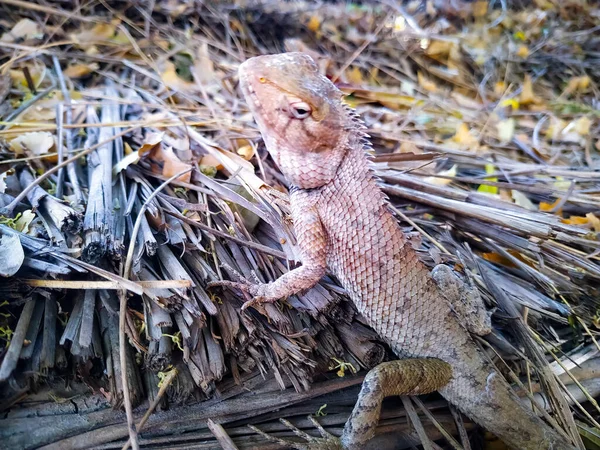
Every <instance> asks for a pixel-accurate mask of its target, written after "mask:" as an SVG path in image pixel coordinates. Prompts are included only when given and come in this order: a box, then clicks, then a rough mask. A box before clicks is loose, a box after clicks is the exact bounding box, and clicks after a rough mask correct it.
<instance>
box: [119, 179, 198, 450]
mask: <svg viewBox="0 0 600 450" xmlns="http://www.w3.org/2000/svg"><path fill="white" fill-rule="evenodd" d="M192 170H193V168H192V167H190V168H189V169H186V170H183V171H181V172H180V173H178V174H176V175H173V176H172V177H171V178H169V179H168V180H167V181H165V182H164V183H163V184H161V185H160V186H159V187H158V188H156V190H155V191H154V192H153V193H152V194H151V195H150V196H149V197H148V199H147V200H146V201H145V202H144V204H143V205H142V207H141V208H140V212H139V213H138V216H137V219H136V220H135V225H134V226H133V231H132V232H131V236H130V241H129V248H128V249H127V258H126V259H125V268H124V270H123V278H125V279H128V278H129V272H130V271H131V266H132V264H133V252H134V250H135V242H136V240H137V239H136V238H137V234H138V231H139V230H140V226H141V225H142V218H143V217H144V213H145V212H146V209H147V208H148V205H149V204H150V202H151V201H152V200H153V199H154V198H155V197H156V196H157V195H158V193H159V192H160V191H162V190H163V189H164V188H165V187H167V186H168V185H169V183H170V182H171V181H173V180H175V179H177V178H179V177H180V176H182V175H185V174H186V173H188V172H190V171H192ZM126 312H127V291H126V290H122V291H121V294H120V296H119V359H120V361H121V384H122V385H123V403H124V405H125V414H127V426H128V429H129V440H130V441H131V448H133V450H138V449H139V444H138V440H137V430H136V427H135V423H134V422H133V407H132V406H131V397H130V396H129V380H128V379H127V373H126V372H127V358H126V356H125V355H126V354H125V315H126Z"/></svg>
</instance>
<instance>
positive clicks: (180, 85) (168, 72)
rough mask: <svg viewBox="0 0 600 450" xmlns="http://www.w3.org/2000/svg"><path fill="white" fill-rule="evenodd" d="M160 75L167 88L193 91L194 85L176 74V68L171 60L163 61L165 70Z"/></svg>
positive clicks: (194, 89)
mask: <svg viewBox="0 0 600 450" xmlns="http://www.w3.org/2000/svg"><path fill="white" fill-rule="evenodd" d="M160 77H161V79H162V81H163V83H164V84H165V86H167V87H168V88H169V89H173V90H175V91H179V92H194V91H196V85H195V84H194V83H190V82H189V81H186V80H184V79H183V78H181V77H180V76H179V75H178V74H177V68H176V67H175V64H173V63H172V62H171V61H165V70H164V71H163V72H162V73H161V74H160Z"/></svg>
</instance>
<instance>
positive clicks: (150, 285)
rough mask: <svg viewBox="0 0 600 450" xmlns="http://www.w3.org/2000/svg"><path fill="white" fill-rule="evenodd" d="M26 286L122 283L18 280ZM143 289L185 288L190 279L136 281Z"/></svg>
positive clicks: (105, 286)
mask: <svg viewBox="0 0 600 450" xmlns="http://www.w3.org/2000/svg"><path fill="white" fill-rule="evenodd" d="M18 281H19V282H21V283H25V284H26V285H28V286H33V287H43V288H46V289H110V290H121V289H123V285H122V284H121V283H118V282H116V281H83V280H34V279H21V280H18ZM136 284H139V285H140V286H141V287H142V288H144V289H185V288H189V287H191V286H192V282H191V281H190V280H150V281H136Z"/></svg>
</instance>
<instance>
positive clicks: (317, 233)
mask: <svg viewBox="0 0 600 450" xmlns="http://www.w3.org/2000/svg"><path fill="white" fill-rule="evenodd" d="M240 80H241V84H242V89H243V91H244V94H245V96H246V98H247V100H248V103H249V106H250V108H251V110H252V112H253V114H254V116H255V119H256V120H257V123H258V125H259V128H260V131H261V133H262V135H263V138H264V140H265V143H266V146H267V149H268V150H269V152H270V153H271V155H272V156H273V158H274V159H275V161H276V162H277V164H278V165H279V167H280V168H281V170H282V172H283V173H284V175H285V176H286V178H287V179H288V181H289V182H290V183H291V184H292V185H293V188H292V190H291V194H290V202H291V207H292V218H293V219H294V224H295V229H296V234H297V238H298V244H299V247H300V250H301V253H302V266H301V267H299V268H297V269H295V270H292V271H290V272H288V273H287V274H285V275H283V276H282V277H281V278H279V279H278V280H276V281H275V282H273V283H270V284H266V285H257V286H246V287H245V289H246V290H247V291H248V292H250V293H251V294H252V295H253V296H255V300H254V301H256V302H261V301H274V300H276V299H279V298H282V297H286V296H289V295H292V294H294V293H297V292H299V291H300V290H302V289H307V288H310V287H312V286H314V284H316V283H317V282H318V281H319V279H320V278H321V277H322V276H323V275H324V273H325V271H326V270H327V269H328V270H329V271H331V272H332V273H333V274H334V275H335V276H336V277H337V278H338V280H339V281H340V282H341V284H342V285H343V287H344V288H345V289H346V291H347V292H348V295H349V296H350V298H351V299H352V301H353V302H354V303H355V304H356V307H357V309H358V311H359V312H360V313H361V314H362V315H363V316H364V317H365V318H366V319H367V321H368V323H369V324H370V325H371V326H372V327H373V328H374V329H375V331H376V332H377V333H378V334H379V336H381V338H383V339H384V340H385V341H386V342H387V343H388V344H389V345H390V346H391V348H392V349H393V351H394V352H395V353H396V354H397V355H398V356H399V357H400V358H436V359H437V360H441V361H444V362H445V363H447V364H449V365H450V366H451V368H452V376H451V378H450V381H449V382H448V383H447V384H445V383H446V381H447V378H448V377H450V374H449V373H448V376H447V377H446V378H445V379H444V380H443V382H439V380H438V381H437V383H438V385H435V383H433V382H432V381H431V379H429V380H428V379H427V376H429V375H427V374H425V375H424V374H420V375H419V376H421V377H423V378H422V380H421V381H420V383H421V384H420V385H419V386H412V388H411V389H408V390H407V389H404V390H403V388H402V386H400V385H399V384H402V383H404V381H406V378H407V377H408V378H410V377H411V373H410V372H406V371H405V372H404V374H403V377H404V378H402V379H396V381H393V380H394V377H393V376H389V374H388V375H386V376H387V378H386V377H384V378H385V379H381V380H378V379H377V376H376V375H374V379H373V380H371V379H370V378H368V379H367V381H366V382H365V385H366V388H365V385H363V391H365V390H366V391H373V390H374V389H376V390H383V391H384V393H383V394H382V395H385V394H401V393H419V392H425V391H431V390H434V389H436V388H440V386H441V385H443V384H445V386H443V387H441V388H440V389H439V391H440V393H441V394H442V395H443V396H444V397H445V398H446V399H447V400H448V401H450V402H451V403H452V404H454V405H456V406H457V407H458V408H459V409H460V410H461V411H463V412H464V413H466V414H467V415H468V416H469V417H471V418H472V419H473V420H475V421H477V422H479V423H480V424H482V425H483V426H484V427H485V428H487V429H488V430H490V431H492V432H493V433H495V434H496V435H498V436H499V437H500V438H502V439H503V440H504V441H505V442H506V443H508V444H509V445H511V446H512V447H514V448H519V449H524V450H533V449H535V450H543V449H544V450H545V449H549V448H552V449H572V448H574V447H572V446H571V445H570V444H569V443H568V442H567V440H566V439H564V438H563V437H562V436H561V435H559V434H558V433H557V432H556V431H554V430H553V429H551V428H550V427H549V426H548V425H546V424H545V423H544V422H543V421H542V420H540V419H539V418H538V417H536V416H535V415H534V414H533V413H532V412H530V411H527V410H525V409H524V408H523V407H522V406H521V405H520V403H519V402H518V400H517V399H516V397H515V396H514V395H513V394H512V393H511V392H510V388H509V386H508V384H507V383H506V382H505V381H504V379H503V378H502V376H500V375H498V374H496V373H495V372H494V370H493V369H492V367H491V366H490V365H489V364H488V363H487V362H486V361H485V360H484V358H483V355H482V354H481V353H480V351H479V350H478V348H477V347H476V345H475V343H474V342H473V341H472V339H471V337H470V335H469V333H468V332H467V330H466V329H465V327H464V326H462V325H461V323H460V322H459V320H458V318H457V317H456V315H455V313H454V312H453V310H452V307H451V306H450V304H449V302H448V300H447V299H446V298H445V297H444V296H443V295H442V293H441V292H440V289H439V288H438V286H437V284H436V283H435V282H434V280H433V279H432V277H431V275H430V272H429V270H428V269H427V268H426V267H425V265H424V264H423V263H422V262H421V261H420V260H419V258H418V256H417V254H416V252H415V251H414V250H413V248H412V247H411V245H410V243H409V242H408V241H407V239H406V237H405V235H404V234H403V233H402V231H401V229H400V227H399V225H398V223H397V221H396V219H395V218H394V216H393V215H392V213H391V212H390V210H389V208H388V204H387V200H386V198H385V196H384V194H383V193H382V191H381V190H380V188H379V187H378V185H377V182H376V180H375V178H374V176H373V174H372V172H371V170H370V168H369V162H368V159H367V155H366V151H365V150H367V145H368V144H367V143H366V135H365V131H364V126H363V125H362V123H361V122H360V121H359V119H358V118H357V117H356V115H355V114H354V113H353V112H352V111H351V110H350V109H349V108H347V107H345V106H344V105H343V104H342V103H341V93H340V92H339V91H338V90H337V88H335V86H334V85H333V84H332V83H331V82H330V81H329V80H327V79H326V78H324V77H322V76H321V75H319V74H318V72H317V68H316V66H315V65H314V63H313V62H312V60H311V59H310V58H309V57H307V56H306V55H302V54H298V53H292V54H282V55H270V56H261V57H257V58H252V59H250V60H248V61H247V62H245V63H244V64H243V65H242V66H241V67H240ZM411 361H414V359H413V360H411ZM433 361H436V360H433ZM388 364H389V363H388ZM386 367H388V368H389V371H390V372H391V367H392V366H391V365H390V366H386ZM410 367H411V369H410V370H414V368H415V367H416V366H414V365H413V366H410ZM432 367H434V368H435V367H437V366H435V364H434V366H432ZM386 370H388V369H386ZM436 370H437V369H434V370H433V371H434V372H435V371H436ZM443 370H444V369H443V367H441V368H439V370H438V372H439V373H442V372H443ZM425 372H426V371H425ZM425 372H424V373H425ZM434 375H435V374H434ZM414 376H415V377H417V375H414ZM432 376H433V375H432ZM440 376H441V375H440ZM372 378H373V377H372ZM442 378H443V377H442ZM390 380H392V381H390ZM369 383H372V384H371V385H369ZM378 383H379V384H378ZM427 383H429V385H427ZM432 383H433V384H432ZM390 384H392V386H390ZM361 395H363V393H361ZM374 408H375V407H374V406H372V405H367V406H365V402H364V401H363V402H362V404H361V401H360V399H359V403H358V405H357V407H356V408H355V411H354V413H353V417H352V418H351V420H350V421H349V423H348V424H347V426H346V430H345V432H344V436H343V437H342V441H343V444H344V446H346V447H352V446H357V442H356V440H357V439H358V440H360V439H361V436H362V435H363V434H364V432H368V431H367V428H371V427H372V426H373V424H372V423H369V422H372V421H373V420H374V419H373V418H372V417H370V418H368V419H362V418H361V417H362V416H361V414H362V412H364V411H361V409H363V410H364V409H374ZM368 412H369V411H367V415H368ZM360 428H365V429H364V430H361V429H360Z"/></svg>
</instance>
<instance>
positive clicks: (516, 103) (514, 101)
mask: <svg viewBox="0 0 600 450" xmlns="http://www.w3.org/2000/svg"><path fill="white" fill-rule="evenodd" d="M500 106H502V107H507V106H510V107H511V108H512V109H519V106H520V103H519V100H517V99H516V98H507V99H506V100H502V101H501V102H500Z"/></svg>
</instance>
